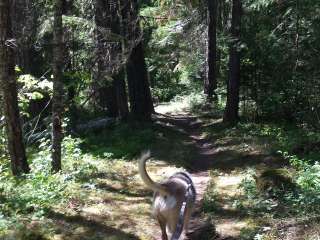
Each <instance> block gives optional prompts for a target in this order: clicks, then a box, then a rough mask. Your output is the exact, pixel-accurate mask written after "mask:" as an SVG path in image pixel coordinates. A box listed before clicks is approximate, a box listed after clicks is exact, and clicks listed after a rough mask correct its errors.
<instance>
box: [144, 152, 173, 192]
mask: <svg viewBox="0 0 320 240" xmlns="http://www.w3.org/2000/svg"><path fill="white" fill-rule="evenodd" d="M150 158H151V154H150V151H145V152H142V154H141V157H140V159H139V173H140V176H141V178H142V181H143V182H144V183H145V184H146V185H147V187H148V188H150V189H151V190H153V191H155V192H160V193H161V194H163V195H166V194H168V191H167V189H166V187H165V186H163V185H161V184H159V183H156V182H154V181H153V180H152V179H151V178H150V176H149V175H148V173H147V170H146V161H147V160H148V159H150Z"/></svg>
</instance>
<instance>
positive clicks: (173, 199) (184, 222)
mask: <svg viewBox="0 0 320 240" xmlns="http://www.w3.org/2000/svg"><path fill="white" fill-rule="evenodd" d="M149 158H150V153H149V152H147V153H144V154H142V156H141V158H140V162H139V172H140V175H141V177H142V180H143V181H144V182H145V184H146V185H147V186H148V187H149V188H151V189H152V190H153V191H154V198H153V215H154V217H155V218H156V219H157V220H158V222H159V224H160V227H161V231H162V239H163V240H167V239H168V237H167V233H166V228H167V229H168V230H169V232H170V233H172V234H173V233H175V232H176V231H180V232H181V231H182V230H184V231H186V230H187V227H188V222H189V218H190V216H191V213H192V210H193V207H194V203H195V200H196V191H195V187H194V184H193V182H192V179H191V177H190V176H189V175H188V174H187V173H185V172H177V173H175V174H173V175H172V176H171V177H169V178H168V179H167V180H165V181H163V182H162V183H155V182H154V181H153V180H152V179H151V178H150V177H149V175H148V173H147V172H146V168H145V162H146V161H147V160H148V159H149ZM182 211H183V212H182ZM177 226H178V228H177ZM179 228H181V229H179Z"/></svg>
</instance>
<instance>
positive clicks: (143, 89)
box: [126, 0, 154, 120]
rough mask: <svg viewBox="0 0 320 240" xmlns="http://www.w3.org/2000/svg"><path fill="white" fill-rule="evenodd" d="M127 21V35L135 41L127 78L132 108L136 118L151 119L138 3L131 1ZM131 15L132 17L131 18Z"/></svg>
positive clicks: (151, 111)
mask: <svg viewBox="0 0 320 240" xmlns="http://www.w3.org/2000/svg"><path fill="white" fill-rule="evenodd" d="M128 11H130V12H129V14H127V17H126V21H127V26H130V27H129V28H130V29H129V28H127V33H126V34H127V36H128V39H130V41H131V42H134V45H133V49H132V51H131V54H130V56H129V59H128V62H127V78H128V88H129V99H130V110H131V113H132V115H133V117H134V118H137V119H146V120H148V119H150V118H151V113H153V112H154V107H153V102H152V97H151V91H150V85H149V78H148V76H149V75H148V71H147V65H146V62H145V59H144V50H143V42H142V39H141V38H140V36H139V35H140V34H141V29H140V25H139V19H138V3H137V1H136V0H132V1H131V8H130V9H129V10H128ZM130 17H131V18H130Z"/></svg>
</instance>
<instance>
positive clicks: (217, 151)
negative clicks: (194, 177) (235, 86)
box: [155, 114, 272, 173]
mask: <svg viewBox="0 0 320 240" xmlns="http://www.w3.org/2000/svg"><path fill="white" fill-rule="evenodd" d="M155 123H156V124H157V125H159V126H161V127H162V128H165V129H169V130H170V131H173V132H175V134H178V135H180V138H175V139H168V141H169V143H168V144H172V148H173V149H172V151H174V150H175V149H174V147H175V145H178V143H175V142H174V141H177V140H179V141H180V145H184V146H185V150H186V152H185V153H180V155H184V154H187V156H180V157H182V159H183V160H179V159H175V160H176V161H178V165H181V166H182V167H184V168H186V169H187V170H188V171H190V172H191V173H196V172H201V171H205V170H209V169H217V170H221V171H224V172H230V171H232V170H234V169H236V168H246V167H252V166H256V165H259V164H261V163H264V162H266V163H269V162H268V161H270V160H271V161H272V159H271V158H270V155H267V154H262V153H258V152H250V153H245V152H240V151H237V150H234V149H232V146H235V145H239V144H241V142H237V141H234V140H233V141H227V142H224V143H217V142H216V139H208V138H207V137H205V136H203V132H204V128H205V127H208V126H210V128H213V129H215V130H216V131H217V132H221V131H223V130H226V129H228V128H230V126H227V125H225V124H223V123H222V122H216V123H213V124H210V125H206V126H204V123H203V122H201V121H200V120H199V119H198V118H197V117H194V116H185V115H165V114H157V115H156V116H155ZM180 151H181V149H180ZM155 154H156V156H159V157H160V158H162V159H164V160H165V161H166V160H167V159H166V154H165V153H161V149H160V151H159V152H158V151H157V150H156V149H155ZM167 155H169V154H167ZM171 161H172V159H170V160H169V162H171Z"/></svg>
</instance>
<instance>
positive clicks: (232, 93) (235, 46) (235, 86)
mask: <svg viewBox="0 0 320 240" xmlns="http://www.w3.org/2000/svg"><path fill="white" fill-rule="evenodd" d="M241 14H242V4H241V0H233V1H232V20H231V38H232V41H231V45H230V57H229V78H228V90H227V91H228V92H227V104H226V108H225V111H224V116H223V121H224V122H229V123H232V122H237V121H238V118H239V90H240V26H241Z"/></svg>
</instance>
